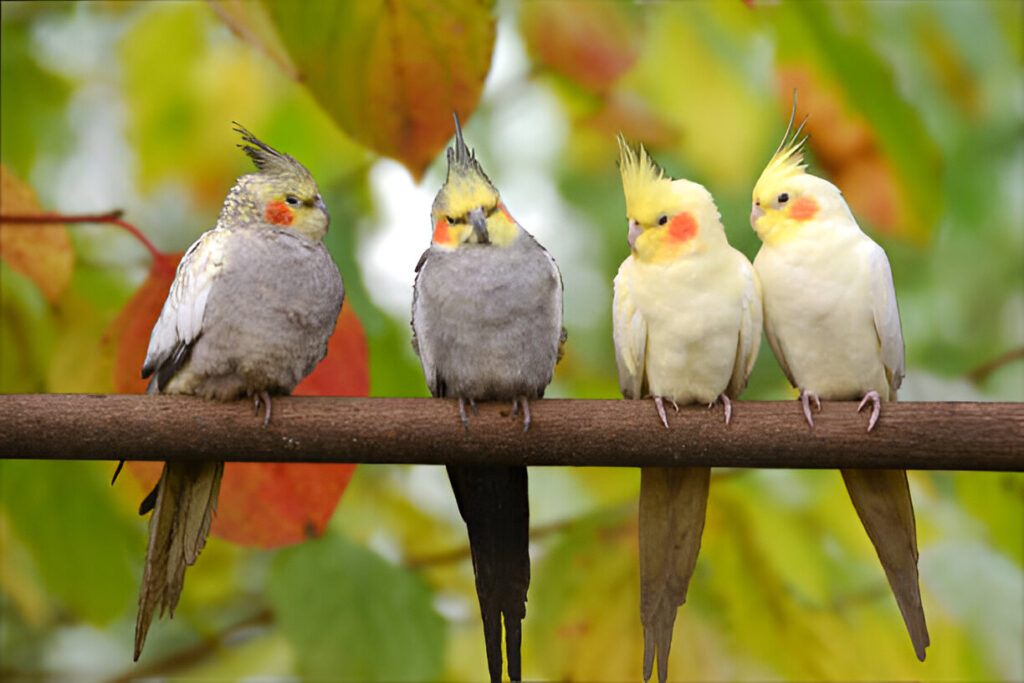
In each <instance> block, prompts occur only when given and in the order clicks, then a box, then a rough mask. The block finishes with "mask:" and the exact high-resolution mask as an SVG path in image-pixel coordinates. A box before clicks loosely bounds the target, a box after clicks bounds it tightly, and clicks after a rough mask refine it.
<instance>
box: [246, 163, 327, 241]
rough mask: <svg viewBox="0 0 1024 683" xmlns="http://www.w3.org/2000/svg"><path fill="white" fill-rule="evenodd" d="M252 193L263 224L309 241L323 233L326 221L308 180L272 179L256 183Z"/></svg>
mask: <svg viewBox="0 0 1024 683" xmlns="http://www.w3.org/2000/svg"><path fill="white" fill-rule="evenodd" d="M254 189H255V190H256V196H257V200H258V202H259V204H260V205H261V206H262V207H263V215H262V219H263V220H265V221H266V222H268V223H272V224H274V225H282V226H287V227H289V228H291V229H292V230H295V231H297V232H300V233H302V234H303V235H305V236H306V237H308V238H310V239H312V240H319V239H322V238H323V236H324V235H325V234H326V233H327V227H328V225H329V223H330V217H329V216H328V214H327V207H326V206H324V200H323V198H321V197H320V191H319V189H318V188H317V186H316V183H315V182H313V180H312V179H311V178H282V177H274V178H272V179H269V180H268V181H260V182H257V183H256V187H255V188H254Z"/></svg>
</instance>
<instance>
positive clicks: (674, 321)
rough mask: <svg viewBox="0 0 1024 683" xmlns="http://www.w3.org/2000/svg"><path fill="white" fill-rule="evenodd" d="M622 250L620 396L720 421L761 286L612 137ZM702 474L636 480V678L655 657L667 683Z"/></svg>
mask: <svg viewBox="0 0 1024 683" xmlns="http://www.w3.org/2000/svg"><path fill="white" fill-rule="evenodd" d="M619 169H620V171H621V173H622V188H623V192H624V194H625V197H626V217H627V218H628V220H629V246H630V249H631V253H630V255H629V256H627V257H626V260H625V261H623V262H622V265H621V266H620V267H619V272H618V275H616V277H615V296H614V303H613V316H612V317H613V326H614V337H615V357H616V361H617V364H618V369H619V386H620V388H621V390H622V394H623V395H624V396H625V397H626V398H633V399H641V398H644V397H647V396H650V397H653V398H654V401H655V405H656V406H657V410H658V415H659V417H660V419H661V422H662V423H663V424H664V425H665V427H666V428H667V427H668V418H667V416H666V414H665V407H664V401H669V402H671V403H672V404H673V406H676V405H677V404H680V403H682V404H687V403H701V404H705V405H708V406H709V407H710V406H711V405H714V403H715V402H716V401H719V400H721V401H722V403H723V404H724V408H725V421H726V423H728V422H729V419H730V417H731V414H732V405H731V403H730V401H729V398H730V397H732V398H736V397H737V396H739V394H740V392H742V391H743V388H744V387H745V386H746V383H747V376H748V375H749V374H750V370H751V369H752V368H753V367H754V360H755V359H756V358H757V351H758V347H759V345H760V343H761V285H760V284H759V282H758V279H757V274H756V273H755V272H754V269H753V268H752V267H751V265H750V261H748V260H747V258H746V257H745V256H743V254H741V253H740V252H738V251H736V250H735V249H733V248H732V247H731V246H729V242H728V241H727V240H726V237H725V229H724V228H723V227H722V221H721V216H720V215H719V213H718V209H717V207H716V206H715V202H714V200H713V199H712V197H711V193H709V192H708V191H707V190H706V189H704V187H703V186H701V185H698V184H697V183H694V182H690V181H689V180H672V179H671V178H667V177H665V175H664V173H663V172H662V170H661V169H660V168H658V167H657V166H656V165H655V163H654V162H653V161H652V160H651V158H650V157H649V156H648V155H647V152H646V150H644V148H643V147H640V149H639V151H636V150H633V149H631V148H630V147H629V145H627V144H626V142H625V140H624V139H623V138H622V137H621V136H620V137H619ZM710 475H711V469H710V468H708V467H644V468H642V470H641V480H640V524H639V536H640V548H639V551H640V618H641V622H642V623H643V627H644V679H645V680H646V679H648V678H650V676H651V672H652V669H653V665H654V660H655V656H657V659H658V678H659V680H661V681H664V680H665V678H666V677H667V675H668V655H669V649H670V647H671V645H672V628H673V624H674V623H675V618H676V610H677V609H678V607H679V606H680V605H681V604H683V602H685V601H686V589H687V586H688V584H689V582H690V576H691V575H692V574H693V569H694V566H695V564H696V562H697V553H698V552H699V550H700V537H701V533H702V531H703V530H704V511H705V508H706V507H707V499H708V483H709V480H710Z"/></svg>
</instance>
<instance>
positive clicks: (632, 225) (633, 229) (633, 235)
mask: <svg viewBox="0 0 1024 683" xmlns="http://www.w3.org/2000/svg"><path fill="white" fill-rule="evenodd" d="M641 232H643V229H641V227H640V224H639V223H637V222H636V221H635V220H633V219H632V218H630V219H629V237H628V238H627V239H628V240H629V248H630V249H632V250H633V251H636V239H637V238H638V237H640V233H641Z"/></svg>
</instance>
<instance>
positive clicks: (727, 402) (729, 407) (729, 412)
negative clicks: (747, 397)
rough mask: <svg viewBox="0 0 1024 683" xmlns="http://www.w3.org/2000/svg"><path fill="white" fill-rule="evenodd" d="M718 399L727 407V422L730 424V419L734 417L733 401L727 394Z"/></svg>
mask: <svg viewBox="0 0 1024 683" xmlns="http://www.w3.org/2000/svg"><path fill="white" fill-rule="evenodd" d="M718 400H719V401H721V402H722V406H723V407H724V408H725V424H726V425H728V424H729V420H731V419H732V401H730V400H729V397H728V396H726V395H725V394H722V395H721V396H719V397H718Z"/></svg>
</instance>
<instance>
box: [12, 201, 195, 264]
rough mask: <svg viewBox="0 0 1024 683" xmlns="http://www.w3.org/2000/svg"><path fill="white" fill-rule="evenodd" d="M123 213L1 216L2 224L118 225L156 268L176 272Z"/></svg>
mask: <svg viewBox="0 0 1024 683" xmlns="http://www.w3.org/2000/svg"><path fill="white" fill-rule="evenodd" d="M123 213H124V212H123V211H121V210H120V209H117V210H114V211H108V212H107V213H96V214H70V215H65V214H59V213H43V214H20V215H19V214H14V215H11V214H8V215H2V216H0V223H29V224H32V223H106V224H108V225H116V226H118V227H121V228H124V229H125V230H127V231H128V232H129V233H131V234H132V236H134V237H135V239H137V240H139V242H141V243H142V246H144V247H145V248H146V250H147V251H149V253H150V254H151V255H152V256H153V265H154V266H156V267H157V268H161V269H167V270H169V271H171V272H174V268H175V266H174V264H173V263H172V262H171V260H170V258H169V257H168V256H167V254H165V253H164V252H162V251H160V250H159V249H157V248H156V246H154V245H153V243H152V242H150V241H149V238H148V237H146V236H145V235H144V234H142V231H140V230H139V229H138V228H136V227H135V226H134V225H132V224H131V223H129V222H128V221H125V220H121V216H122V215H123Z"/></svg>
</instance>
